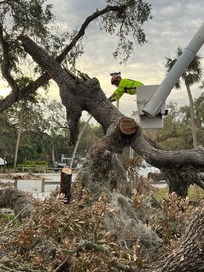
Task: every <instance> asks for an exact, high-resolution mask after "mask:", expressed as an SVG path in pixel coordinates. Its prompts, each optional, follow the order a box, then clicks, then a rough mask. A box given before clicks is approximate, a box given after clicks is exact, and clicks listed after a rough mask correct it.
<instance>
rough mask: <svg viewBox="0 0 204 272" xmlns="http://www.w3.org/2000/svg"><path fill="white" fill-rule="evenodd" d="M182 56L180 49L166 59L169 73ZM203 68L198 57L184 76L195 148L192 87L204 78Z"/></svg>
mask: <svg viewBox="0 0 204 272" xmlns="http://www.w3.org/2000/svg"><path fill="white" fill-rule="evenodd" d="M181 54H182V49H181V48H180V47H178V49H177V52H176V57H175V58H171V57H165V59H166V62H165V67H166V68H167V72H169V71H170V70H171V68H172V67H173V65H174V64H175V62H176V61H177V59H178V58H179V56H180V55H181ZM202 73H203V70H202V67H201V57H200V56H199V55H196V56H195V57H194V59H193V60H192V62H191V63H190V64H189V66H188V68H187V69H186V70H185V72H184V73H183V75H182V79H183V81H184V83H185V86H186V90H187V93H188V99H189V104H190V118H191V127H192V136H193V147H194V148H196V147H197V125H196V119H195V113H194V103H193V97H192V94H191V89H190V86H192V85H193V84H195V83H198V82H199V81H200V80H201V77H202ZM175 87H176V88H177V89H179V88H180V81H178V82H177V84H176V85H175Z"/></svg>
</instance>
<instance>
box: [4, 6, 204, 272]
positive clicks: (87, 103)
mask: <svg viewBox="0 0 204 272" xmlns="http://www.w3.org/2000/svg"><path fill="white" fill-rule="evenodd" d="M109 8H111V7H109V6H108V7H107V9H109ZM114 9H116V8H114ZM114 9H112V11H113V10H114ZM117 11H121V9H120V10H118V9H117ZM122 11H124V6H123V9H122ZM98 15H99V13H98V12H96V13H95V18H97V16H98ZM88 19H89V20H88V23H89V22H90V21H91V20H90V18H88ZM86 26H87V22H86ZM1 30H2V29H1ZM83 31H84V28H82V32H83ZM0 34H1V35H0V37H1V38H2V40H3V32H2V31H1V32H0ZM79 37H81V36H80V35H78V36H76V39H75V40H73V43H72V44H70V47H69V46H68V47H66V50H65V51H64V52H63V54H62V55H61V56H59V57H57V58H54V57H53V56H51V55H49V54H48V53H47V51H46V50H44V49H42V48H41V47H40V46H39V45H37V44H36V43H35V42H34V41H33V40H32V39H31V38H29V37H28V36H25V35H21V36H20V37H19V40H20V41H21V45H22V47H23V48H24V50H25V51H26V52H27V53H29V54H30V55H31V56H32V58H33V60H34V61H35V62H36V63H37V64H39V66H40V67H42V68H43V70H44V71H45V74H44V75H43V76H41V77H40V78H39V79H38V80H37V81H36V82H34V83H31V84H30V85H29V86H27V87H26V89H25V93H23V92H21V91H20V90H19V89H18V88H17V85H15V84H14V81H13V78H12V77H11V74H9V71H10V70H9V66H8V62H6V60H7V54H6V53H7V49H8V47H7V44H6V43H4V42H2V44H3V53H4V54H3V55H4V61H3V64H4V65H3V66H4V68H5V70H4V72H5V73H4V75H5V78H6V79H8V82H9V83H10V85H11V86H12V90H13V92H12V93H11V95H10V96H9V97H7V98H6V99H4V100H2V101H1V103H0V109H1V111H3V110H5V109H6V108H8V107H9V105H11V104H12V103H13V102H14V101H18V100H19V99H21V98H22V97H25V95H28V94H30V93H32V92H34V91H35V90H36V89H37V88H38V87H39V86H41V84H43V83H45V82H47V81H48V80H49V79H50V78H52V79H53V80H54V81H55V82H56V83H57V85H58V87H59V90H60V97H61V101H62V104H63V105H64V106H65V108H66V111H67V119H68V123H69V128H70V141H69V143H70V144H71V145H75V143H76V141H77V138H78V123H79V120H80V117H81V115H82V112H83V111H87V112H88V113H90V114H91V115H92V116H93V117H94V118H95V120H96V121H97V122H98V123H99V124H101V126H102V128H103V131H104V136H103V137H102V138H101V139H100V140H99V141H98V142H97V143H96V144H95V146H93V148H91V150H89V152H88V154H87V157H86V161H85V163H84V165H83V167H82V169H81V170H80V172H79V174H78V178H77V181H78V182H81V183H82V185H83V188H88V189H89V190H90V192H91V195H92V196H94V197H95V198H96V199H97V197H98V196H100V193H101V192H102V191H103V190H102V189H104V188H105V189H106V190H108V191H109V190H113V188H112V185H113V177H114V189H117V192H118V193H122V194H126V195H129V196H133V194H132V192H130V190H131V188H130V187H129V183H128V182H127V180H126V175H125V171H124V169H123V167H122V165H121V164H120V162H119V161H118V159H117V157H116V156H115V154H116V153H121V152H123V150H124V148H125V147H127V146H130V147H132V148H133V149H134V150H135V151H136V152H137V153H138V154H139V155H141V156H142V157H143V158H145V159H146V161H147V162H149V163H151V164H153V165H154V166H156V167H158V168H160V169H162V171H163V172H165V174H166V175H167V176H168V179H169V185H170V186H169V188H170V192H172V191H174V192H176V193H177V195H179V196H182V197H185V196H186V195H187V191H188V188H189V186H190V185H191V184H192V183H195V184H197V185H199V186H200V187H201V188H202V189H204V183H203V181H202V180H201V179H200V175H199V172H201V171H203V169H204V148H203V147H198V148H196V149H191V150H180V151H174V152H173V151H165V150H162V149H161V148H159V147H158V146H157V145H156V144H155V143H153V142H152V141H151V140H150V139H148V138H147V137H146V136H144V134H143V133H142V130H141V128H140V127H139V125H138V124H137V123H136V122H135V121H134V120H133V119H132V118H129V117H128V116H124V115H123V114H122V113H121V112H120V111H119V110H118V109H116V108H115V107H114V106H113V105H112V104H111V102H110V100H109V99H108V98H107V97H106V96H105V94H104V92H103V91H102V89H101V87H100V83H99V81H98V80H97V79H96V78H91V79H89V78H86V80H85V81H81V80H78V79H77V78H76V77H75V76H73V75H72V74H71V73H70V72H69V71H67V70H66V69H64V68H63V67H62V66H61V65H60V62H61V60H62V59H63V56H64V54H65V55H66V53H67V52H69V50H70V49H71V48H72V46H73V44H76V41H77V39H79ZM82 191H83V189H82ZM101 197H102V196H101ZM92 201H93V199H92ZM92 203H93V202H91V204H92ZM116 203H117V205H118V207H119V208H121V207H122V208H121V209H123V207H124V205H126V206H125V207H126V209H125V212H126V213H128V215H127V217H126V218H123V222H124V221H125V220H127V219H128V220H130V221H131V220H132V218H133V217H134V220H133V221H131V222H130V223H132V224H133V225H134V226H136V225H139V226H143V224H144V223H145V222H142V221H139V219H138V218H137V216H136V215H135V214H134V211H133V210H132V209H131V208H130V207H129V206H128V202H127V201H125V200H124V199H123V198H122V197H120V196H119V197H118V198H117V201H116ZM124 203H125V204H124ZM48 204H50V206H49V205H47V206H46V207H47V208H48V207H50V208H53V207H54V205H52V204H51V203H49V202H48ZM91 204H90V202H88V203H87V202H85V203H84V205H91ZM57 205H60V204H57ZM77 208H78V209H80V208H81V207H77ZM82 208H83V207H82ZM95 208H96V206H95V205H94V204H93V207H92V211H94V209H95ZM181 209H182V208H181ZM45 210H46V209H45ZM61 211H62V208H61ZM49 212H50V211H49ZM49 212H48V213H49ZM66 214H67V211H65V212H64V216H65V215H66ZM102 214H103V211H102V210H101V211H100V213H98V214H97V216H98V217H100V216H102ZM35 216H36V217H37V215H35ZM63 218H65V217H63ZM118 218H120V217H118ZM41 219H42V218H38V219H35V222H37V226H38V227H39V226H40V228H41V226H43V227H45V228H46V234H47V233H50V232H52V228H53V229H58V228H57V227H56V225H55V224H56V220H55V217H54V216H53V218H52V219H51V220H50V219H49V220H48V219H47V221H46V220H45V221H43V223H42V220H41ZM69 219H70V217H69ZM99 220H100V218H99ZM118 220H119V219H118ZM31 221H32V219H31ZM74 222H75V223H76V222H77V221H73V222H72V221H71V224H73V225H74V224H75V223H74ZM80 222H84V221H80ZM32 223H33V222H32ZM41 223H42V224H41ZM57 223H59V224H60V222H57ZM94 223H95V221H94ZM118 223H119V221H118ZM80 224H82V225H83V228H84V229H85V228H86V227H87V228H88V225H86V226H85V225H84V223H79V224H78V225H80ZM29 226H30V229H33V228H32V226H33V225H32V224H30V225H29ZM193 226H195V227H196V231H195V232H193ZM202 226H203V205H201V206H200V207H199V209H198V210H196V211H195V214H194V215H193V216H192V218H191V220H190V223H189V225H188V227H187V229H186V232H185V234H184V235H183V237H182V240H181V243H180V244H179V245H178V247H177V249H176V250H175V252H174V253H172V254H171V253H170V254H168V255H167V256H165V257H163V258H164V259H163V261H161V262H159V261H157V262H153V263H152V264H151V266H152V267H151V268H150V267H148V266H147V267H145V266H140V268H138V269H139V270H138V269H137V268H132V266H130V265H129V264H127V265H123V264H121V263H119V262H117V261H116V258H115V256H114V254H113V259H112V261H111V264H112V266H113V267H114V268H115V269H117V270H119V271H120V270H124V271H155V272H159V271H167V272H168V271H178V270H179V271H189V267H190V269H191V270H190V271H203V242H202V236H203V230H202ZM34 228H35V227H34ZM71 228H72V226H71ZM78 228H79V226H78ZM95 228H97V225H95ZM95 228H92V229H91V230H92V234H93V236H94V235H95V236H96V238H97V235H96V233H95V232H96V231H95ZM141 229H142V228H141V227H140V230H141ZM144 229H146V228H144ZM71 230H72V229H69V232H68V234H67V236H69V235H70V237H72V233H71V234H70V231H71ZM82 231H83V230H82ZM106 231H107V229H106ZM22 232H23V230H22ZM23 233H24V232H23ZM64 233H65V229H63V235H64ZM104 235H105V234H104ZM107 235H108V234H107ZM149 235H150V237H151V238H152V241H153V244H154V246H155V247H153V248H158V247H159V242H160V240H159V238H158V239H157V236H154V235H155V233H154V232H150V234H149ZM33 237H34V238H36V236H35V235H33ZM54 237H55V238H56V234H55V236H54ZM141 237H142V234H141V236H140V238H141ZM37 238H39V237H37ZM37 238H36V239H34V242H35V243H34V245H33V243H32V239H30V240H28V242H29V243H27V241H26V240H23V241H24V243H25V244H23V245H24V246H23V247H22V252H25V251H26V252H27V251H28V250H29V251H30V250H32V249H33V247H35V246H36V245H37V244H38V243H39V242H40V239H37ZM58 238H59V239H62V237H61V236H60V237H58ZM63 238H66V237H63ZM153 238H155V240H154V239H153ZM70 239H71V238H70ZM137 239H138V237H137ZM57 241H58V240H57ZM57 241H55V242H56V243H57ZM95 241H96V242H98V243H96V242H95ZM200 241H201V242H200ZM3 242H4V241H3ZM6 242H7V241H6V240H5V244H6ZM44 242H45V245H44V248H47V239H46V240H45V241H44ZM69 242H70V241H68V242H66V239H65V240H64V243H65V244H66V246H67V245H69ZM75 242H76V246H75V248H74V249H73V248H71V249H70V250H67V251H66V254H68V255H69V254H75V255H74V258H75V260H76V262H77V258H80V256H81V255H83V252H84V250H85V251H86V253H87V254H88V253H89V252H90V251H92V250H95V251H97V252H99V255H100V254H104V255H105V256H108V255H109V254H110V252H109V251H108V250H107V249H106V248H104V247H102V246H100V245H99V241H98V240H97V239H93V240H92V241H90V240H86V241H85V239H84V240H83V241H80V242H78V241H75ZM27 246H28V247H29V248H27ZM149 246H150V247H152V244H151V245H150V244H149ZM56 247H57V245H55V246H54V248H53V244H52V243H50V244H49V249H51V252H54V253H53V254H54V255H55V252H56ZM67 247H68V246H67ZM147 248H148V246H147ZM68 249H69V247H68ZM119 251H120V250H119ZM119 251H118V252H117V254H119ZM60 253H61V254H62V253H63V254H62V255H61V256H62V259H63V257H64V256H66V254H65V255H64V252H60ZM38 254H39V255H40V251H39V252H38ZM121 254H122V253H121ZM117 256H118V255H117ZM48 257H49V258H51V256H50V255H49V254H48ZM38 258H39V257H38ZM53 258H54V257H53ZM195 258H196V259H197V260H199V261H198V262H196V263H195ZM6 261H7V262H8V260H6ZM6 261H5V263H6ZM131 261H132V262H133V259H131ZM36 262H37V260H36ZM64 265H65V266H64ZM68 267H69V258H68V257H66V258H65V259H64V261H63V260H62V263H61V264H59V266H58V267H57V268H56V270H55V271H64V270H63V269H67V271H69V270H68V269H69V268H68ZM109 267H110V266H109ZM178 267H179V268H178ZM61 268H62V270H60V269H61ZM28 271H29V270H28ZM65 271H66V270H65ZM75 271H76V270H75ZM106 271H107V270H106Z"/></svg>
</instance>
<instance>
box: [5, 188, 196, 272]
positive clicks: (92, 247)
mask: <svg viewBox="0 0 204 272" xmlns="http://www.w3.org/2000/svg"><path fill="white" fill-rule="evenodd" d="M140 186H142V185H141V184H140ZM2 190H4V189H2ZM73 190H74V194H73V199H72V202H71V203H70V204H69V205H67V204H64V202H63V201H62V199H61V198H60V196H59V192H58V191H54V192H53V193H52V195H51V196H50V197H49V198H47V199H45V200H44V201H38V200H33V206H34V209H33V210H32V212H31V214H30V216H28V217H25V218H21V221H19V220H18V216H17V217H16V218H13V219H12V220H9V221H5V218H4V219H1V217H0V228H1V232H0V271H4V272H5V271H16V272H18V271H32V272H34V271H35V272H37V271H39V272H40V271H41V272H42V271H50V272H51V271H52V272H53V271H54V272H63V271H70V272H73V271H74V272H78V271H87V272H88V271H101V272H102V271H104V272H105V271H106V272H107V271H132V272H133V271H162V270H153V269H152V270H151V269H150V267H152V264H155V263H157V259H159V257H161V256H162V255H163V254H164V253H167V252H169V254H170V253H171V252H172V251H173V250H174V251H176V250H177V248H179V246H180V243H181V239H182V238H181V237H182V235H183V234H184V232H185V229H186V225H187V222H188V220H189V218H190V215H191V213H192V212H193V210H195V209H197V208H195V207H193V206H192V205H189V201H188V200H187V199H181V198H178V197H177V196H176V195H175V194H172V195H169V196H168V197H166V198H163V199H162V200H158V199H156V198H155V192H153V191H152V190H146V192H147V193H146V194H145V193H144V190H143V193H142V194H141V193H140V192H139V190H137V189H135V190H134V191H133V195H132V198H131V199H128V198H126V197H124V196H122V195H120V194H118V193H117V192H112V193H111V194H110V193H108V192H106V191H105V190H104V192H103V193H102V194H101V195H100V196H99V197H98V199H93V197H92V195H91V194H90V193H89V192H88V191H87V190H83V189H82V188H81V186H79V185H77V184H76V185H75V187H74V188H73ZM200 209H201V208H200ZM155 269H156V268H155ZM172 271H173V270H172ZM180 271H182V270H180ZM192 271H193V270H192Z"/></svg>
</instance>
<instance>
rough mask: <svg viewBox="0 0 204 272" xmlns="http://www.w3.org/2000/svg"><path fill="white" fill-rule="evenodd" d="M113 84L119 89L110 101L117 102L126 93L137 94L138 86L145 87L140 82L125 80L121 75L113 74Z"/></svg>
mask: <svg viewBox="0 0 204 272" xmlns="http://www.w3.org/2000/svg"><path fill="white" fill-rule="evenodd" d="M111 75H112V78H111V84H112V85H116V86H117V87H118V88H117V89H116V90H115V91H114V93H113V94H112V95H111V96H110V97H109V99H110V101H111V102H113V101H116V100H118V99H120V98H121V96H122V95H123V94H124V93H128V94H131V95H133V94H136V88H137V87H138V86H143V84H142V83H141V82H140V81H136V80H132V79H127V78H124V79H122V77H121V75H120V73H114V74H111Z"/></svg>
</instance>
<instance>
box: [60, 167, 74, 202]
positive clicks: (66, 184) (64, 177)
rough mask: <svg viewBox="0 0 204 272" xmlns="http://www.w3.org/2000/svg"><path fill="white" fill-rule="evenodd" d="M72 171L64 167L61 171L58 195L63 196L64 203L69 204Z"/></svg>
mask: <svg viewBox="0 0 204 272" xmlns="http://www.w3.org/2000/svg"><path fill="white" fill-rule="evenodd" d="M71 183H72V170H71V169H70V168H69V167H64V168H63V169H62V171H61V180H60V193H61V194H64V203H66V204H69V203H70V200H71Z"/></svg>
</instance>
